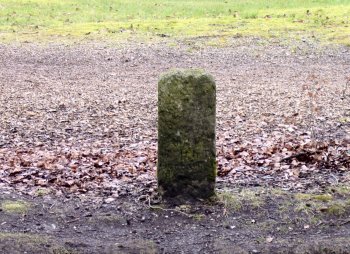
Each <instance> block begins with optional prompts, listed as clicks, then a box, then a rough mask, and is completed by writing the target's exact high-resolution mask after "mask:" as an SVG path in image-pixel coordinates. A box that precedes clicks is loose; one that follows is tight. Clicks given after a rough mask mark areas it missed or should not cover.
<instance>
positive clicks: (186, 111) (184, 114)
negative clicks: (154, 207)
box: [157, 70, 216, 198]
mask: <svg viewBox="0 0 350 254" xmlns="http://www.w3.org/2000/svg"><path fill="white" fill-rule="evenodd" d="M215 108H216V86H215V81H214V79H213V77H212V76H211V75H209V74H206V73H205V72H204V71H202V70H173V71H170V72H168V73H166V74H164V75H163V76H162V77H161V78H160V80H159V83H158V169H157V177H158V187H159V190H160V193H161V194H162V195H163V196H164V197H181V198H208V197H210V196H212V195H213V194H214V189H215V178H216V152H215V121H216V120H215V112H216V109H215Z"/></svg>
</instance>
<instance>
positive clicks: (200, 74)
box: [159, 69, 215, 83]
mask: <svg viewBox="0 0 350 254" xmlns="http://www.w3.org/2000/svg"><path fill="white" fill-rule="evenodd" d="M172 78H176V79H185V80H186V79H195V80H199V79H202V80H206V81H209V82H210V83H215V81H214V77H213V76H212V75H210V74H209V73H206V72H205V71H204V70H203V69H172V70H170V71H168V72H166V73H164V74H162V75H161V76H160V79H159V81H160V82H162V81H166V80H169V79H172Z"/></svg>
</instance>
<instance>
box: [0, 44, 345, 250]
mask: <svg viewBox="0 0 350 254" xmlns="http://www.w3.org/2000/svg"><path fill="white" fill-rule="evenodd" d="M203 40H204V39H203ZM202 42H203V41H201V39H197V40H195V41H192V40H189V41H186V42H184V43H180V44H179V46H168V45H166V44H155V45H148V44H133V43H131V44H129V45H125V44H122V45H119V46H109V45H105V44H89V45H76V46H74V45H71V46H63V45H47V46H36V45H33V44H23V45H22V46H20V47H18V46H15V45H0V62H1V65H0V126H1V128H0V165H1V169H0V186H1V188H2V190H3V191H4V192H5V191H6V192H7V193H9V194H8V195H10V193H13V192H14V191H16V193H21V194H23V195H25V197H27V198H30V197H31V198H34V199H35V200H38V197H41V196H44V197H46V196H50V197H51V198H54V199H57V200H63V201H61V202H65V201H64V200H65V199H67V198H72V197H74V198H77V197H80V198H79V199H87V200H88V201H89V202H95V201H93V200H97V201H96V202H97V203H98V202H102V203H103V204H107V205H108V204H120V206H121V209H122V210H123V209H124V210H125V211H129V212H130V213H131V214H133V215H130V216H131V218H132V219H131V220H136V219H135V218H136V217H135V216H136V215H135V212H136V210H137V209H136V210H135V209H134V208H130V207H124V205H123V204H127V203H128V202H130V203H131V204H133V205H134V206H137V205H143V207H144V209H148V210H149V209H151V210H152V209H154V207H153V208H152V206H154V205H158V202H159V201H158V199H159V197H158V195H157V186H156V175H155V174H156V162H157V161H156V160H157V80H158V77H159V75H160V74H161V73H162V72H164V71H167V70H168V69H169V68H174V67H180V68H203V69H205V70H207V71H208V72H210V73H211V74H212V75H213V76H214V77H215V78H216V82H217V143H216V145H217V162H218V181H217V188H218V193H224V194H223V196H222V195H221V201H220V202H219V203H220V204H221V206H220V207H219V208H218V207H216V208H215V209H219V210H215V209H214V208H213V209H214V210H215V211H213V212H209V213H213V214H217V212H218V211H220V212H219V213H220V214H224V215H225V216H226V215H227V214H230V213H229V212H227V214H226V212H225V211H226V210H229V209H228V207H230V204H231V205H232V207H233V208H235V209H234V212H233V213H234V214H236V215H237V214H238V215H237V217H239V214H240V213H239V212H237V211H241V209H243V208H244V207H243V208H242V205H241V203H242V200H240V199H239V200H235V199H232V198H231V196H230V195H231V194H230V195H226V194H225V193H226V192H228V193H231V192H233V193H234V194H232V195H233V196H237V195H238V194H237V195H236V194H235V193H236V192H237V190H240V191H239V193H241V190H244V189H245V188H247V189H248V190H250V188H252V187H254V188H262V189H264V188H267V189H268V188H274V189H276V190H280V191H282V192H287V193H301V194H300V195H302V194H303V193H306V194H310V193H312V195H324V194H325V193H326V194H329V195H331V196H332V198H330V199H329V198H327V197H326V198H325V200H323V198H320V199H321V204H315V202H313V201H314V198H313V197H312V196H308V197H305V198H304V199H303V197H302V196H297V197H296V199H291V200H294V201H290V200H289V202H292V203H293V205H292V206H291V207H292V209H286V210H285V211H284V212H285V213H286V214H287V215H290V216H296V215H295V214H294V215H293V214H289V213H288V211H289V210H293V211H295V212H296V214H298V212H302V213H303V214H304V212H305V211H306V212H305V213H306V214H308V215H310V214H315V213H316V214H317V213H319V212H321V213H322V211H323V212H324V211H334V205H335V206H336V208H335V211H336V212H335V214H334V213H333V212H331V216H333V215H337V216H338V215H339V216H340V217H339V216H338V217H336V218H333V217H330V218H328V217H326V218H327V219H326V221H328V222H327V223H326V225H327V226H325V228H326V229H323V228H322V227H323V226H322V225H323V223H325V222H323V221H324V219H322V218H318V219H317V223H315V224H312V223H311V222H312V221H314V220H313V219H312V218H311V217H310V220H309V219H305V220H306V221H301V222H300V221H296V222H295V223H296V225H298V227H301V231H300V232H303V234H304V235H307V234H308V229H309V227H311V228H312V230H314V231H312V232H313V234H314V236H315V235H316V233H315V232H318V231H320V232H321V234H320V235H321V236H322V237H324V238H327V237H331V236H334V232H333V231H332V230H329V221H333V222H334V223H335V225H338V226H340V227H341V230H340V231H339V237H340V238H344V237H345V238H346V237H349V223H348V222H347V219H348V218H349V217H348V216H349V214H348V210H349V206H348V205H347V204H348V203H347V202H349V192H346V191H345V192H341V193H340V194H339V193H338V192H337V191H335V192H332V191H331V190H332V188H336V189H337V188H338V187H339V186H345V187H344V188H345V189H347V187H346V186H347V185H348V184H349V180H350V171H349V168H350V165H349V163H350V159H349V156H350V137H349V129H350V103H349V102H350V84H349V82H350V81H349V76H350V72H349V69H350V68H349V67H350V66H349V65H350V64H349V63H350V50H349V48H346V47H320V46H316V45H314V44H313V43H311V42H308V41H304V42H302V43H300V42H299V43H298V44H296V45H291V44H289V45H284V46H283V45H281V44H277V43H276V44H274V42H273V41H270V42H268V43H267V42H266V41H263V40H259V39H243V38H241V39H237V38H236V39H232V41H230V45H231V46H229V47H226V48H214V47H203V44H202ZM248 187H249V188H248ZM337 190H338V189H337ZM260 192H261V189H259V191H258V194H257V193H256V191H255V190H254V194H253V195H248V196H246V195H243V199H249V200H252V202H253V201H254V202H253V205H252V206H253V207H255V208H256V207H258V208H259V207H260V206H261V207H264V208H263V209H262V210H263V211H265V212H266V213H267V212H271V211H272V210H273V208H274V207H273V204H274V203H276V202H277V201H278V202H277V204H278V207H279V208H281V207H282V208H281V209H282V213H283V207H288V204H287V205H286V206H284V205H283V204H284V203H285V202H282V201H283V200H284V199H279V198H278V197H277V198H276V193H275V194H273V195H272V196H271V197H275V198H272V201H271V200H270V201H269V202H267V203H266V202H264V203H263V204H261V205H257V206H255V205H254V204H256V202H255V199H252V198H251V197H255V196H259V195H262V196H264V197H265V195H266V194H259V193H260ZM337 193H338V194H337ZM306 194H305V195H306ZM290 195H292V194H290ZM310 195H311V194H310ZM238 196H239V195H238ZM219 198H220V195H219ZM293 198H295V197H294V196H293ZM264 199H265V198H264ZM98 200H99V201H98ZM276 200H277V201H276ZM287 200H288V199H287ZM295 200H297V201H295ZM316 200H318V199H317V198H316ZM318 201H320V200H318ZM36 202H41V201H40V198H39V201H35V204H37V203H36ZM50 202H51V201H50ZM50 202H49V203H50ZM52 202H53V201H52ZM52 202H51V205H52ZM133 202H134V203H133ZM135 202H136V203H135ZM323 202H324V203H323ZM53 203H55V202H53ZM102 203H101V204H102ZM60 204H61V203H60ZM337 204H338V205H339V206H340V207H339V206H337ZM58 206H59V204H58ZM112 207H114V208H112ZM131 207H132V206H131ZM298 207H299V208H300V209H301V210H298ZM310 207H311V208H310ZM71 208H72V207H71ZM248 208H249V207H248ZM248 208H245V209H247V211H250V209H248ZM308 208H310V209H308ZM72 209H73V208H72ZM96 209H97V208H96ZM109 209H110V210H109V211H107V210H108V209H107V210H106V211H104V212H106V213H109V214H114V212H115V210H113V209H115V206H112V205H111V206H110V207H109ZM130 209H131V210H130ZM133 209H134V210H133ZM169 209H173V208H161V209H158V210H160V212H164V213H167V212H168V213H169V212H173V211H172V210H169ZM181 209H182V210H181ZM203 209H204V208H203ZM237 209H238V210H237ZM73 210H74V209H73ZM180 210H181V211H182V212H183V210H184V213H185V214H183V213H179V212H174V213H175V214H176V215H177V216H180V217H181V216H182V217H181V218H182V219H184V218H186V214H191V219H193V217H195V218H197V217H198V219H199V220H201V219H203V218H202V216H204V220H205V221H206V220H210V219H213V218H212V217H210V216H209V217H208V216H207V215H206V212H205V209H204V210H201V212H199V213H198V214H199V215H198V214H197V213H196V212H193V211H192V210H191V209H190V211H187V210H186V207H182V208H181V207H180ZM209 210H210V209H209ZM243 210H244V209H243ZM279 210H280V209H279ZM94 211H95V210H94ZM132 211H134V213H133V212H132ZM72 212H73V213H74V211H72ZM96 213H97V212H96ZM138 213H139V214H141V212H140V211H139V212H138ZM193 214H197V215H193ZM254 214H255V215H256V214H260V215H259V216H262V214H261V213H259V212H258V211H255V212H252V213H249V212H248V213H247V216H248V217H247V218H244V221H245V222H247V221H250V222H249V223H252V224H254V223H255V222H252V220H254V221H256V218H255V219H254V216H255V215H254ZM163 215H164V214H163ZM236 215H234V216H233V217H236ZM253 215H254V216H253ZM265 215H266V214H265ZM265 215H264V216H263V217H264V222H266V221H265V220H266V216H265ZM64 216H66V215H64ZM80 216H82V215H81V214H80V215H79V216H78V217H79V218H80ZM93 216H94V215H93ZM152 216H153V215H152ZM166 216H168V215H166ZM196 216H197V217H196ZM227 216H229V215H227ZM230 216H231V215H230ZM257 216H258V215H257ZM327 216H328V215H327ZM33 217H35V216H33ZM233 217H232V216H231V217H229V218H230V220H229V222H228V225H226V226H227V227H228V229H231V228H230V226H232V227H236V225H231V223H233V222H232V221H231V220H232V218H233ZM282 217H283V216H282ZM296 217H297V216H296ZM306 218H309V217H306ZM75 219H76V217H74V218H73V219H71V220H73V221H71V220H69V219H67V218H66V219H65V220H63V221H62V223H68V224H70V223H79V221H78V220H77V221H74V220H75ZM270 219H273V220H277V221H278V219H277V218H270ZM47 220H49V219H48V218H47ZM79 220H80V219H79ZM137 220H142V216H141V218H139V219H137ZM295 220H297V218H295ZM70 221H71V222H70ZM175 221H176V220H175ZM291 221H294V219H293V218H292V219H291ZM310 221H311V222H310ZM241 222H242V221H241ZM241 222H240V223H241ZM319 222H322V223H321V224H319V225H318V223H319ZM14 223H15V222H14ZM38 223H39V224H40V223H42V221H40V222H38ZM186 223H187V222H186ZM242 223H243V222H242ZM266 223H267V224H269V225H270V226H271V223H272V222H271V221H270V222H266ZM278 223H281V221H280V220H279V221H278ZM293 223H294V222H293ZM15 224H17V223H15ZM122 224H123V223H121V225H122ZM4 225H6V224H4ZM81 225H83V223H82V224H81ZM88 225H90V224H88ZM123 225H124V224H123ZM147 225H148V226H150V225H152V223H150V224H147ZM189 225H194V226H196V225H197V226H198V223H196V222H195V223H194V224H193V223H189ZM214 225H215V223H213V226H214ZM242 225H243V224H242ZM315 225H317V227H316V226H315ZM127 226H128V225H127ZM226 226H224V227H223V228H225V230H226V229H227V228H226ZM270 226H269V229H267V231H266V232H265V231H264V232H265V233H266V234H265V233H264V235H263V239H264V240H262V239H260V240H259V241H258V244H256V242H254V241H255V240H254V239H256V238H257V237H259V236H257V234H258V233H257V232H258V231H256V229H254V230H253V229H252V231H250V235H249V234H248V233H247V232H246V233H242V232H243V231H239V232H237V233H238V234H240V232H241V233H242V238H239V239H241V240H242V239H243V241H245V240H246V239H250V240H251V239H253V240H252V241H253V242H254V244H253V243H252V244H251V246H255V247H254V248H257V249H256V250H257V251H258V250H259V248H260V249H261V251H263V248H265V247H261V246H265V245H264V244H267V243H269V242H276V241H275V240H273V239H275V237H276V236H274V235H273V234H279V233H278V232H279V231H275V230H276V228H277V227H273V228H272V229H270ZM5 227H6V226H5ZM20 227H22V226H20ZM289 227H291V228H292V230H289ZM304 227H305V228H304ZM28 228H29V232H32V231H33V232H32V233H35V232H36V233H38V232H37V231H35V230H36V229H35V230H34V229H33V225H31V226H29V227H28ZM180 228H181V226H179V227H178V229H177V230H180ZM279 228H281V227H280V226H279ZM233 229H234V228H232V230H233ZM22 230H23V229H21V230H20V231H21V232H22ZM94 230H97V232H100V230H102V229H96V228H94ZM135 230H137V228H136V229H135ZM162 230H165V229H164V228H162ZM185 230H190V228H187V229H185ZM218 230H219V234H222V235H223V236H224V237H229V236H228V235H226V233H224V232H222V230H223V229H222V228H220V229H218ZM270 230H271V231H270ZM317 230H318V231H317ZM5 231H6V232H7V231H11V232H12V231H16V230H15V229H11V230H10V228H6V230H5ZM34 231H35V232H34ZM53 231H55V230H54V229H53ZM102 231H103V230H102ZM131 231H132V230H131ZM175 231H176V230H175ZM209 231H210V230H209ZM16 232H17V231H16ZM62 232H63V231H62ZM72 232H74V231H70V234H71V235H72V236H73V235H74V234H73V233H72ZM87 232H88V231H84V235H86V234H87ZM161 232H163V231H161ZM186 232H187V231H186ZM186 232H183V233H182V234H181V233H179V235H178V237H180V238H179V239H180V240H181V239H182V240H181V241H184V239H185V238H186ZM254 232H255V233H254ZM268 232H271V234H269V233H268ZM332 232H333V233H332ZM7 233H8V232H7ZM100 233H101V232H100ZM129 233H130V232H129ZM131 233H132V232H131ZM187 233H189V232H187ZM272 233H273V234H272ZM295 233H296V231H294V227H293V226H290V225H289V224H288V227H286V232H285V234H286V236H288V237H289V238H291V239H292V238H293V234H295ZM50 234H51V233H50ZM125 234H126V235H125V237H126V236H127V235H128V233H125ZM164 234H167V233H164ZM169 234H170V235H171V234H172V233H171V232H170V233H169ZM212 234H213V235H215V232H214V231H213V232H212ZM140 235H142V234H141V233H140ZM55 237H59V234H58V235H57V232H56V231H55ZM203 237H204V236H203ZM208 237H209V238H210V239H212V238H213V236H210V235H208ZM288 237H287V238H288ZM10 238H11V237H10ZM82 238H83V237H82ZM151 238H152V237H145V239H151ZM204 238H205V237H204ZM204 238H203V239H204ZM340 238H339V239H340ZM11 239H12V238H11ZM152 239H153V238H152ZM203 239H202V240H203ZM0 240H1V237H0ZM95 240H96V241H98V240H101V239H99V238H98V237H97V238H95ZM152 241H153V242H152V244H155V246H156V247H155V249H156V250H157V251H158V250H160V247H159V246H161V248H163V249H164V248H166V246H167V244H169V246H170V247H169V249H168V250H169V252H171V251H175V250H176V248H177V247H176V245H174V244H173V245H171V244H170V243H169V241H168V240H166V239H165V238H164V239H156V240H155V239H153V240H152ZM154 241H155V242H154ZM181 241H180V242H181ZM225 241H226V240H225ZM225 241H224V242H221V243H218V244H219V245H220V244H224V245H225V246H226V245H227V244H228V246H229V245H230V244H232V242H231V243H230V241H229V240H228V242H225ZM339 241H342V240H339ZM0 242H1V241H0ZM193 244H194V245H197V244H198V245H199V247H200V248H199V247H198V251H199V252H200V250H201V249H202V248H204V247H205V241H204V240H203V241H202V242H196V240H195V239H193ZM259 244H260V245H259ZM276 244H277V243H276ZM152 246H153V245H152ZM171 246H172V247H171ZM259 246H260V247H259ZM276 246H277V247H276V251H278V250H279V249H281V246H283V244H282V243H280V244H277V245H276ZM73 247H74V246H73ZM95 247H96V246H95ZM158 247H159V248H158ZM214 247H215V246H214ZM214 247H213V248H214ZM245 247H247V246H243V249H242V251H243V250H246V249H245ZM79 248H80V247H77V249H79ZM121 248H122V247H121ZM191 248H194V247H193V246H192V247H191V246H189V247H188V248H187V249H184V252H185V253H186V250H187V251H190V250H191ZM213 248H212V249H209V250H215V248H217V246H216V247H215V248H214V249H213ZM220 248H221V247H220ZM227 248H228V247H222V248H221V249H223V250H225V249H227ZM254 248H253V249H252V250H249V251H253V250H255V249H254ZM293 248H294V247H293ZM73 249H74V248H73ZM80 249H84V248H83V247H81V248H80ZM97 249H98V248H97ZM101 250H102V249H99V250H96V253H101V252H99V251H101ZM196 250H197V249H196ZM80 251H81V250H80ZM106 252H107V251H106ZM83 253H84V251H83ZM107 253H109V252H107ZM111 253H113V252H111ZM131 253H133V252H132V251H131ZM263 253H264V252H263ZM270 253H271V252H270ZM296 253H298V252H296ZM344 253H346V252H344Z"/></svg>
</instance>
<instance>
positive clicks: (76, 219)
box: [65, 218, 80, 223]
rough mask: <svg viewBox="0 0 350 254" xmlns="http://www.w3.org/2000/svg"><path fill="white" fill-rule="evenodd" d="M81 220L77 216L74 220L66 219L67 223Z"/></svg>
mask: <svg viewBox="0 0 350 254" xmlns="http://www.w3.org/2000/svg"><path fill="white" fill-rule="evenodd" d="M78 220H80V218H75V219H74V220H68V221H65V223H72V222H76V221H78Z"/></svg>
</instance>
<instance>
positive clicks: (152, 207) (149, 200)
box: [148, 197, 192, 218]
mask: <svg viewBox="0 0 350 254" xmlns="http://www.w3.org/2000/svg"><path fill="white" fill-rule="evenodd" d="M148 207H149V208H151V209H159V210H162V211H166V212H178V213H180V214H182V215H185V216H186V217H189V218H192V215H191V214H188V213H185V212H183V211H179V210H177V209H166V208H162V207H160V206H152V205H151V198H150V197H149V198H148Z"/></svg>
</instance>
